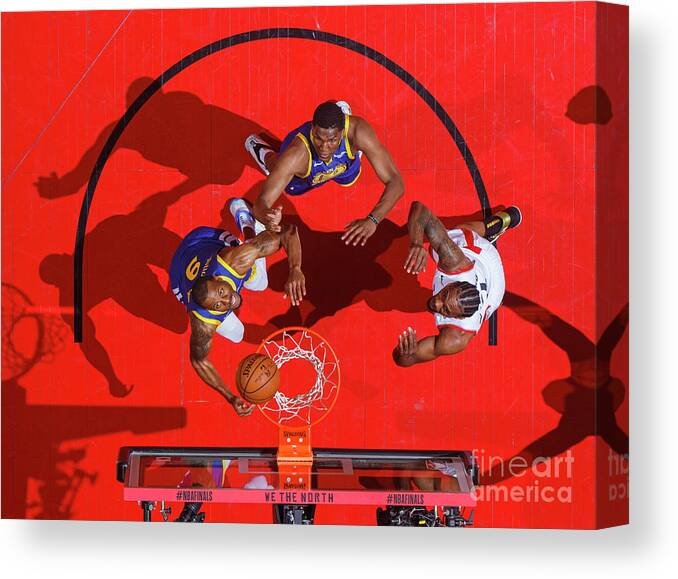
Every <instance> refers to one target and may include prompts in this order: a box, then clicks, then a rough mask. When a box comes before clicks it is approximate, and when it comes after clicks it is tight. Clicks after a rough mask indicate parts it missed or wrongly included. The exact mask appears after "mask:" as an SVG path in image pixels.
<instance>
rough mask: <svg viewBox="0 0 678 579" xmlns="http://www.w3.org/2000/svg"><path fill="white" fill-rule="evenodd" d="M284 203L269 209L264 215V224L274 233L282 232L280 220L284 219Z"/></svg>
mask: <svg viewBox="0 0 678 579" xmlns="http://www.w3.org/2000/svg"><path fill="white" fill-rule="evenodd" d="M282 209H283V208H282V205H279V206H278V207H274V208H271V209H269V210H268V211H267V212H266V214H265V215H264V225H265V226H266V229H268V230H269V231H272V232H273V233H280V230H281V229H282V228H281V227H280V222H281V221H282Z"/></svg>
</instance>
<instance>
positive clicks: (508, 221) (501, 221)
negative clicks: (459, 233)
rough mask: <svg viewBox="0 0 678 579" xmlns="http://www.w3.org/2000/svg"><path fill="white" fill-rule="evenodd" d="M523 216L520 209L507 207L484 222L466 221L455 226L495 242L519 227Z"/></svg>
mask: <svg viewBox="0 0 678 579" xmlns="http://www.w3.org/2000/svg"><path fill="white" fill-rule="evenodd" d="M522 220H523V216H522V214H521V213H520V209H518V208H517V207H515V206H511V207H507V208H506V209H504V210H503V211H497V212H496V213H493V214H492V215H490V216H489V217H488V218H487V219H486V220H485V221H467V222H466V223H460V224H459V225H457V227H458V228H459V229H470V230H471V231H475V232H476V233H477V234H478V235H480V236H481V237H484V238H485V239H487V240H489V241H495V240H496V239H497V238H499V236H500V235H502V234H503V233H504V232H505V231H507V230H509V229H513V228H514V227H517V226H518V225H520V223H521V221H522Z"/></svg>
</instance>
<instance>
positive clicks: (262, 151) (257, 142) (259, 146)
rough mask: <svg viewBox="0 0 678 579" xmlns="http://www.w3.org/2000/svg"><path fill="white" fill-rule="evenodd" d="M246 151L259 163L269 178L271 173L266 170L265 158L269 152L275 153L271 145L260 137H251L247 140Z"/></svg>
mask: <svg viewBox="0 0 678 579" xmlns="http://www.w3.org/2000/svg"><path fill="white" fill-rule="evenodd" d="M245 150H246V151H247V152H248V153H249V154H250V155H252V158H253V159H254V160H255V161H256V162H257V165H259V168H260V169H261V170H262V171H263V172H264V175H266V176H267V177H268V175H269V174H270V171H269V170H268V169H267V168H266V164H265V163H264V157H265V156H266V153H267V152H268V151H273V149H272V148H271V145H269V144H268V143H267V142H266V141H264V140H263V139H262V138H261V137H259V136H258V135H250V136H249V137H247V138H246V139H245Z"/></svg>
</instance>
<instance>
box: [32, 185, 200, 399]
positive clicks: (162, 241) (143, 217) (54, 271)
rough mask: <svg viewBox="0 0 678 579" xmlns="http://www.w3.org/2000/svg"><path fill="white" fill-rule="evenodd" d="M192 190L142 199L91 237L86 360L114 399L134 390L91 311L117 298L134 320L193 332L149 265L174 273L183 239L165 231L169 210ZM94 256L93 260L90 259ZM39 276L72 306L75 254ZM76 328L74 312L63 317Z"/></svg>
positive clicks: (56, 259) (49, 262)
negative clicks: (101, 338) (124, 379)
mask: <svg viewBox="0 0 678 579" xmlns="http://www.w3.org/2000/svg"><path fill="white" fill-rule="evenodd" d="M190 192H191V188H190V186H189V185H188V184H187V183H185V182H184V183H183V184H182V185H179V186H177V187H175V188H174V189H172V190H170V191H161V192H159V193H155V194H154V195H151V196H150V197H148V198H147V199H145V200H143V201H142V202H141V203H140V204H139V205H138V206H137V207H136V208H135V209H134V210H133V211H132V212H130V213H128V214H124V215H113V216H111V217H108V218H106V219H104V220H103V221H101V222H100V223H99V224H97V226H96V227H95V228H94V229H93V230H92V231H91V232H90V233H88V234H87V235H86V237H85V244H86V246H87V257H86V260H87V261H86V265H85V271H87V276H88V277H87V295H86V299H85V300H84V310H83V329H84V332H83V341H82V342H81V343H80V349H81V350H82V353H83V354H84V356H85V358H86V359H87V361H88V362H89V363H90V364H91V365H92V366H94V368H96V369H97V370H98V371H99V372H100V373H101V374H102V375H103V376H104V378H106V381H107V382H108V388H109V391H110V393H111V394H112V395H113V396H118V397H120V396H126V395H127V394H129V392H130V391H131V387H130V386H127V385H125V384H123V383H122V381H121V380H120V378H119V377H118V376H117V374H116V372H115V369H114V368H113V364H112V363H111V359H110V357H109V355H108V352H107V351H106V349H105V348H104V346H103V344H102V343H101V342H100V341H99V340H98V339H97V337H96V328H95V325H94V322H93V320H92V318H91V316H90V315H89V312H90V311H91V310H92V309H93V308H94V307H96V306H97V305H98V304H100V303H102V302H104V301H106V300H109V299H110V300H113V301H115V302H116V303H117V304H118V305H119V306H121V307H122V308H124V309H125V310H127V311H128V312H129V313H130V314H132V315H133V316H136V317H138V318H142V319H144V320H146V321H148V322H151V323H153V324H156V325H157V326H160V327H161V328H164V329H166V330H169V331H171V332H174V333H176V334H182V333H184V332H185V331H186V329H187V328H188V319H187V317H186V311H185V308H184V307H183V306H182V305H181V304H180V303H179V302H178V301H177V300H176V298H175V297H174V296H173V295H172V293H171V292H170V291H169V290H168V289H167V288H166V287H163V285H161V283H160V281H158V278H157V277H156V274H155V273H154V272H153V270H152V269H151V267H150V266H156V267H158V268H160V269H162V270H163V271H168V270H169V265H170V262H171V260H172V256H173V254H174V251H175V250H176V248H177V246H178V245H179V243H180V242H181V238H180V237H179V236H178V235H177V234H175V233H174V232H172V231H170V230H169V229H166V228H165V227H164V225H163V224H164V221H165V216H166V214H167V208H168V207H169V206H170V205H171V204H173V203H175V202H176V201H178V200H179V198H180V197H181V196H183V195H186V194H187V193H190ZM90 256H91V257H90ZM40 277H41V278H42V280H43V281H45V282H47V283H49V284H50V285H53V286H55V287H56V288H58V290H59V305H60V306H61V307H63V308H67V307H71V306H72V305H73V256H72V255H67V254H51V255H48V256H46V257H45V258H44V259H43V260H42V262H41V263H40ZM62 317H63V319H64V321H65V322H66V323H67V324H69V326H70V327H71V328H72V327H73V315H72V313H64V314H62Z"/></svg>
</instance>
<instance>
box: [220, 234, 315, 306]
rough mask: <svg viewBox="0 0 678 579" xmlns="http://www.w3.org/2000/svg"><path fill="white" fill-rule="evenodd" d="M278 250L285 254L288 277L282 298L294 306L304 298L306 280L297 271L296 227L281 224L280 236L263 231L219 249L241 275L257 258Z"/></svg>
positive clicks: (298, 255) (297, 241)
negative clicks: (242, 241) (231, 246)
mask: <svg viewBox="0 0 678 579" xmlns="http://www.w3.org/2000/svg"><path fill="white" fill-rule="evenodd" d="M280 247H282V248H283V249H284V250H285V253H287V260H288V262H289V267H290V274H289V276H288V278H287V282H286V283H285V297H286V298H287V297H288V296H289V298H290V301H291V302H292V305H295V306H298V305H299V304H300V303H301V301H302V299H303V298H304V296H305V295H306V278H305V277H304V274H303V272H302V271H301V240H300V239H299V231H298V230H297V226H296V225H291V224H285V225H283V226H282V228H281V231H280V233H274V232H272V231H263V232H261V233H260V234H259V235H257V236H256V237H254V238H252V239H251V240H250V241H249V242H247V243H243V244H242V245H239V246H237V247H234V248H226V249H225V250H222V252H223V253H222V254H221V257H222V258H223V259H224V260H225V261H226V263H228V264H229V265H230V266H231V267H232V268H233V269H234V270H235V271H236V272H238V273H239V274H241V275H242V274H244V273H245V272H246V271H247V270H248V269H249V268H250V267H252V264H253V263H254V262H255V261H256V260H257V259H259V258H260V257H268V256H269V255H272V254H273V253H275V252H276V251H278V250H279V249H280Z"/></svg>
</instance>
